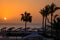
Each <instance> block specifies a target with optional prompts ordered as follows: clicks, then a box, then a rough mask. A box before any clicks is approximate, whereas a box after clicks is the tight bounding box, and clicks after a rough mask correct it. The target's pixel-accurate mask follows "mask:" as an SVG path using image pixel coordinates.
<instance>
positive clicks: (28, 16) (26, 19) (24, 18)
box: [21, 12, 32, 31]
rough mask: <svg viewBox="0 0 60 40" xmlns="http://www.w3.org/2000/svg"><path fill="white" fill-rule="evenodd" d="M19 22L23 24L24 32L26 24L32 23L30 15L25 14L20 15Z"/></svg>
mask: <svg viewBox="0 0 60 40" xmlns="http://www.w3.org/2000/svg"><path fill="white" fill-rule="evenodd" d="M21 15H22V17H21V21H23V22H25V31H26V27H27V22H30V23H31V22H32V16H31V15H30V13H27V12H25V13H24V14H21Z"/></svg>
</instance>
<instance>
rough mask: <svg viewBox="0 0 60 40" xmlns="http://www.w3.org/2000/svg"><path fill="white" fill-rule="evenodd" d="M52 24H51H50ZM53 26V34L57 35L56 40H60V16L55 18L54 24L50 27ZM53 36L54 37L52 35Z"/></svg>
mask: <svg viewBox="0 0 60 40" xmlns="http://www.w3.org/2000/svg"><path fill="white" fill-rule="evenodd" d="M49 23H50V24H51V22H49ZM51 26H52V32H53V30H55V32H53V34H54V35H55V37H56V39H55V40H60V39H59V36H60V33H59V32H60V17H59V16H58V15H55V16H54V19H53V21H52V24H51V25H50V27H51ZM52 36H53V35H52Z"/></svg>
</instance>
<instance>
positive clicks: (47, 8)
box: [40, 5, 49, 32]
mask: <svg viewBox="0 0 60 40" xmlns="http://www.w3.org/2000/svg"><path fill="white" fill-rule="evenodd" d="M40 13H41V15H42V16H43V21H42V27H43V32H44V31H46V19H47V16H48V15H49V5H47V6H45V8H43V10H41V11H40ZM44 26H45V28H44Z"/></svg>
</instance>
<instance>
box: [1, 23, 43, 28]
mask: <svg viewBox="0 0 60 40" xmlns="http://www.w3.org/2000/svg"><path fill="white" fill-rule="evenodd" d="M3 27H6V28H7V29H8V28H10V27H15V28H21V27H22V28H25V24H0V29H1V28H3ZM27 27H30V28H41V27H42V25H41V24H27Z"/></svg>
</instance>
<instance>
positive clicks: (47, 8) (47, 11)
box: [45, 5, 50, 31]
mask: <svg viewBox="0 0 60 40" xmlns="http://www.w3.org/2000/svg"><path fill="white" fill-rule="evenodd" d="M49 7H50V6H49V5H47V6H45V31H46V20H47V19H48V18H47V16H48V15H49V14H50V13H49V12H50V10H49Z"/></svg>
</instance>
